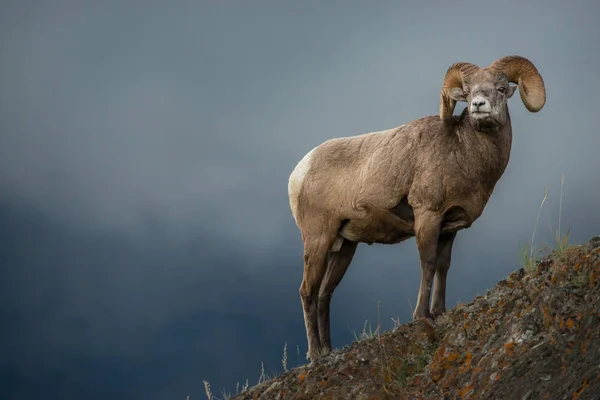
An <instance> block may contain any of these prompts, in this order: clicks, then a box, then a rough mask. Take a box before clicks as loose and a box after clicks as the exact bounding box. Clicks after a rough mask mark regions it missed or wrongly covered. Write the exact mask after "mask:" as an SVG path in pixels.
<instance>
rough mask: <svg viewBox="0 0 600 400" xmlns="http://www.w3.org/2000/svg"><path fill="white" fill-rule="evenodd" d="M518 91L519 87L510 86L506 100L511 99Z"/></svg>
mask: <svg viewBox="0 0 600 400" xmlns="http://www.w3.org/2000/svg"><path fill="white" fill-rule="evenodd" d="M516 90H517V85H508V90H507V91H506V98H507V99H510V98H511V97H512V95H513V94H515V91H516Z"/></svg>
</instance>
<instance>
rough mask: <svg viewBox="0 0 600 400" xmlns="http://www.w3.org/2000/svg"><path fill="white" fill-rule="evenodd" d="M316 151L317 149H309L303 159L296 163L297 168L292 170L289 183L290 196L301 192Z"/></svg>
mask: <svg viewBox="0 0 600 400" xmlns="http://www.w3.org/2000/svg"><path fill="white" fill-rule="evenodd" d="M314 151H315V149H312V150H311V151H309V152H308V154H306V155H305V156H304V157H303V158H302V160H300V162H299V163H298V165H296V168H294V170H293V171H292V174H291V175H290V179H289V184H288V194H289V196H290V197H296V196H298V194H299V193H300V188H301V187H302V183H303V182H304V178H306V174H307V173H308V170H309V169H310V165H311V163H312V156H313V152H314Z"/></svg>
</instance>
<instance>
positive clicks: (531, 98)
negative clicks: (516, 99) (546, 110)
mask: <svg viewBox="0 0 600 400" xmlns="http://www.w3.org/2000/svg"><path fill="white" fill-rule="evenodd" d="M489 69H491V70H495V71H497V72H504V74H505V75H506V77H507V78H508V81H509V82H513V83H516V84H517V85H519V94H520V95H521V100H522V101H523V104H524V105H525V107H526V108H527V109H528V110H529V111H530V112H538V111H540V110H541V109H542V107H544V104H546V88H545V87H544V80H543V79H542V76H541V75H540V73H539V72H538V70H537V69H536V68H535V65H533V63H532V62H531V61H529V60H528V59H526V58H524V57H521V56H507V57H502V58H500V59H498V60H496V61H494V62H493V63H492V65H490V66H489Z"/></svg>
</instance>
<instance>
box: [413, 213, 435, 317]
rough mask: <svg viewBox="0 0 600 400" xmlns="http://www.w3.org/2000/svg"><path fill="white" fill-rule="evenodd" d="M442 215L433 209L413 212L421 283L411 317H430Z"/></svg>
mask: <svg viewBox="0 0 600 400" xmlns="http://www.w3.org/2000/svg"><path fill="white" fill-rule="evenodd" d="M441 223H442V216H441V215H440V214H438V213H436V212H433V211H423V212H419V213H417V212H415V236H416V240H417V248H418V249H419V257H420V259H421V285H420V288H419V297H418V299H417V305H416V307H415V311H414V313H413V318H414V319H418V318H432V315H431V313H430V312H429V299H430V296H431V285H432V283H433V277H434V275H435V271H436V260H437V247H438V239H439V234H440V227H441Z"/></svg>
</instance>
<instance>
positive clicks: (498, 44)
mask: <svg viewBox="0 0 600 400" xmlns="http://www.w3.org/2000/svg"><path fill="white" fill-rule="evenodd" d="M599 15H600V5H599V3H598V2H597V1H594V0H587V1H572V2H569V3H566V2H559V1H548V0H544V1H542V0H539V1H529V2H522V1H516V0H514V1H513V0H511V1H503V2H501V3H497V2H496V3H493V2H489V3H485V2H481V1H478V2H461V1H453V2H445V1H444V2H442V1H437V2H434V1H430V2H420V3H418V4H417V3H416V2H402V1H378V2H373V3H370V4H367V2H358V1H327V2H321V1H303V2H298V1H294V2H292V1H259V0H256V1H252V2H250V1H212V2H209V1H189V0H188V1H185V0H183V1H175V0H174V1H170V2H159V1H148V0H145V1H142V0H119V1H116V0H108V1H102V2H100V1H91V0H84V1H75V0H54V1H31V0H18V1H3V2H1V3H0V239H1V240H2V243H3V245H2V246H0V326H2V330H1V331H0V395H1V397H2V398H5V399H34V398H40V397H39V396H41V395H42V394H43V397H44V398H47V399H75V398H77V399H80V398H88V399H106V398H113V399H137V398H139V399H141V398H143V399H163V398H170V399H177V398H180V399H185V396H187V395H190V396H191V398H192V399H198V398H203V396H204V395H203V385H202V380H208V381H210V382H211V384H212V387H213V391H214V392H220V390H221V389H222V388H225V389H227V390H229V391H231V390H234V389H235V383H236V382H237V381H240V382H241V381H243V380H245V379H246V378H248V379H249V380H250V383H251V384H254V383H256V381H257V379H258V377H259V375H260V365H261V362H262V361H264V363H265V368H266V370H267V371H266V372H268V373H272V372H276V371H281V364H280V361H279V360H280V359H281V352H282V348H283V344H284V342H287V343H288V349H289V351H290V355H289V358H290V364H294V365H295V364H297V363H298V354H297V348H296V346H299V349H300V353H301V356H302V357H304V354H305V352H306V339H305V333H304V324H303V320H302V311H301V306H300V300H299V297H298V287H299V285H300V281H301V277H302V254H301V248H302V244H301V240H300V233H299V231H298V228H297V227H296V226H295V224H294V221H293V219H292V216H291V213H290V210H289V203H288V199H287V179H288V176H289V174H290V173H291V171H292V170H293V168H294V166H295V164H296V163H297V162H298V161H299V160H300V159H301V158H302V156H303V155H304V154H305V153H306V152H308V151H309V150H310V149H311V148H313V147H314V146H316V145H317V144H319V143H321V142H323V141H325V140H327V139H329V138H333V137H339V136H349V135H355V134H360V133H364V132H370V131H376V130H382V129H388V128H392V127H395V126H398V125H401V124H403V123H405V122H408V121H410V120H413V119H415V118H419V117H421V116H425V115H431V114H436V113H437V112H438V106H439V92H440V86H441V83H442V80H443V76H444V73H445V71H446V69H447V68H448V66H449V65H451V64H452V63H454V62H457V61H467V62H472V63H475V64H478V65H481V66H487V65H489V64H490V63H492V62H493V61H494V60H496V59H497V58H500V57H502V56H505V55H511V54H518V55H522V56H525V57H527V58H529V59H530V60H531V61H533V62H534V63H535V64H536V66H537V67H538V69H539V71H540V73H541V74H542V76H543V78H544V81H545V84H546V90H547V103H546V106H545V108H544V109H543V110H542V111H541V112H539V113H536V114H532V113H529V112H528V111H527V110H526V109H525V107H524V106H523V104H522V103H521V102H520V99H519V96H514V97H513V98H512V99H511V100H510V103H509V104H510V110H511V116H512V121H513V134H514V140H513V152H512V154H511V160H510V163H509V165H508V168H507V170H506V172H505V174H504V176H503V177H502V179H501V180H500V182H499V183H498V184H497V186H496V190H495V192H494V194H493V195H492V198H491V199H490V202H489V203H488V206H487V208H486V210H485V211H484V213H483V215H482V217H481V218H480V219H479V220H478V221H477V222H476V223H475V224H473V226H472V227H471V228H470V229H468V230H466V231H463V232H461V233H460V234H459V236H458V238H457V241H456V244H455V250H454V253H453V256H454V259H453V264H452V268H451V270H450V274H449V278H448V294H447V296H448V297H447V300H448V303H449V305H450V306H454V305H456V303H457V302H458V301H469V300H471V299H472V298H473V297H474V296H475V295H476V294H483V293H485V291H486V289H487V288H491V287H492V286H493V285H494V284H495V283H496V282H497V281H498V280H500V279H502V278H503V277H505V276H506V275H507V274H508V273H510V272H511V271H512V270H515V269H517V268H519V267H520V265H519V245H520V244H523V243H526V242H527V241H529V240H530V239H531V234H532V231H533V228H534V223H535V219H536V213H537V210H538V207H539V204H540V202H541V200H542V198H543V196H544V188H545V187H546V186H549V191H548V200H547V202H546V204H545V206H544V209H543V211H542V214H541V217H540V222H539V224H538V228H537V231H536V242H545V243H548V244H551V242H552V234H551V233H550V232H549V222H551V223H552V225H553V226H554V227H556V223H557V218H558V205H559V197H560V180H561V175H562V174H563V173H564V174H565V185H564V195H563V207H562V217H563V227H566V226H570V227H571V241H572V242H573V243H582V242H584V241H586V240H588V239H589V238H590V237H591V236H592V235H595V234H600V213H599V212H598V204H600V184H599V180H600V178H598V171H599V170H600V157H598V149H599V148H600V129H599V128H598V126H597V125H598V116H597V115H598V105H597V104H598V101H597V94H598V93H599V92H600V80H599V79H598V65H600V44H599V43H600V25H599V24H598V22H597V18H598V16H599ZM462 107H463V105H462V104H459V105H458V107H457V112H458V111H461V110H462ZM419 278H420V269H419V264H418V256H417V251H416V246H415V243H414V240H409V241H407V242H405V243H402V244H399V245H396V246H376V245H374V246H371V247H367V246H366V245H361V246H360V247H359V250H358V252H357V255H356V257H355V259H354V261H353V264H352V267H351V268H350V270H349V272H348V274H347V275H346V277H345V279H344V281H343V282H342V284H341V285H340V287H339V288H338V289H337V291H336V294H335V296H334V300H333V304H332V337H333V341H334V345H335V346H343V345H346V344H349V343H350V342H351V340H352V339H353V333H352V330H354V331H356V332H360V330H361V329H362V326H363V323H364V321H365V320H366V319H369V320H370V321H371V322H372V323H373V324H374V325H375V324H376V322H377V321H376V320H377V302H378V301H381V319H382V322H383V323H384V325H385V326H386V328H389V327H390V326H391V321H390V318H391V317H397V316H399V317H400V319H401V321H404V322H406V321H408V320H409V319H410V314H411V310H410V305H411V304H412V305H413V306H414V304H415V302H416V296H417V288H418V282H419Z"/></svg>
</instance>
